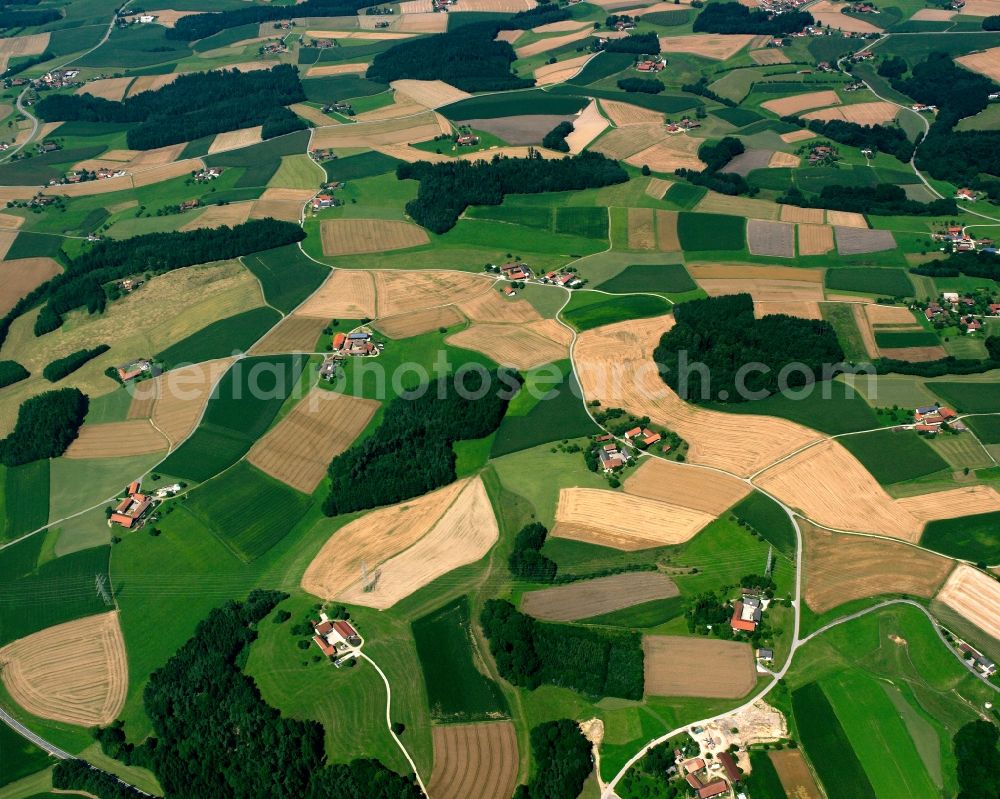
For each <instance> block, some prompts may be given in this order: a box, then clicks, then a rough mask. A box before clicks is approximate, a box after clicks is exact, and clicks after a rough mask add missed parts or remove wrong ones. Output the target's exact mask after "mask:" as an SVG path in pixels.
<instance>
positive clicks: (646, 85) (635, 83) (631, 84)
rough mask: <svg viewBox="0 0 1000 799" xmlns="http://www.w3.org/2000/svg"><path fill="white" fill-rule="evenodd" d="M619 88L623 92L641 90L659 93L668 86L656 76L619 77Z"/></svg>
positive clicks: (648, 92) (641, 92)
mask: <svg viewBox="0 0 1000 799" xmlns="http://www.w3.org/2000/svg"><path fill="white" fill-rule="evenodd" d="M618 88H619V89H621V90H622V91H623V92H639V93H640V94H659V93H660V92H662V91H663V90H664V89H665V88H666V86H664V85H663V81H661V80H657V79H656V78H619V79H618Z"/></svg>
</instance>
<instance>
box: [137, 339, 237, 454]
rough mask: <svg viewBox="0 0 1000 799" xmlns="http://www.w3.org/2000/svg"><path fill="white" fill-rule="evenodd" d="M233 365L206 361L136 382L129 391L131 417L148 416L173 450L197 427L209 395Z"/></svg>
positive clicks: (224, 359) (224, 362)
mask: <svg viewBox="0 0 1000 799" xmlns="http://www.w3.org/2000/svg"><path fill="white" fill-rule="evenodd" d="M232 362H233V359H232V358H220V359H218V360H215V361H205V362H204V363H197V364H194V365H192V366H185V367H184V368H182V369H172V370H171V371H169V372H166V373H164V374H162V375H160V376H159V377H156V378H153V379H152V380H146V381H143V382H142V383H138V384H137V385H135V386H134V387H133V389H132V392H133V393H132V405H131V406H130V408H129V414H130V416H131V417H132V418H135V416H139V415H149V414H151V416H152V419H153V424H155V425H156V427H157V428H159V429H160V430H162V431H163V434H164V435H165V436H166V437H167V438H168V439H169V441H170V443H171V445H172V446H175V447H176V446H177V445H178V444H179V443H180V442H181V441H182V440H184V438H186V437H187V435H188V434H189V433H190V432H191V431H192V430H194V428H195V426H196V425H197V424H198V420H199V419H200V418H201V412H202V410H203V409H204V407H205V404H206V403H207V402H208V396H209V392H210V391H211V389H212V387H213V386H214V385H215V383H216V381H217V380H218V379H219V378H220V377H222V373H223V372H225V371H226V369H228V368H229V366H230V364H231V363H232Z"/></svg>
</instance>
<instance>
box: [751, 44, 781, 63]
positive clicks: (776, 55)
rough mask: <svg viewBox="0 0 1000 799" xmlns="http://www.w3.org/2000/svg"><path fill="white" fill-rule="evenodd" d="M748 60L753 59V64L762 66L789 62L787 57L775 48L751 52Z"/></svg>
mask: <svg viewBox="0 0 1000 799" xmlns="http://www.w3.org/2000/svg"><path fill="white" fill-rule="evenodd" d="M750 58H752V59H753V61H754V63H755V64H761V65H763V66H770V65H772V64H787V63H788V62H789V59H788V56H787V55H785V53H784V51H783V50H778V49H777V48H775V47H768V48H767V49H766V50H751V51H750Z"/></svg>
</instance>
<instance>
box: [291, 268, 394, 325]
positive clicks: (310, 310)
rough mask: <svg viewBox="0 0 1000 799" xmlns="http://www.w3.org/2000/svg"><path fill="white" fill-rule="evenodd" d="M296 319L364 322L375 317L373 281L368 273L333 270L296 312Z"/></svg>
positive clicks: (354, 270)
mask: <svg viewBox="0 0 1000 799" xmlns="http://www.w3.org/2000/svg"><path fill="white" fill-rule="evenodd" d="M295 315H296V316H316V317H319V318H320V319H325V320H327V321H329V320H331V319H338V318H343V319H364V318H366V317H367V318H369V319H371V318H374V316H375V281H374V279H373V278H372V273H371V272H363V271H360V270H357V269H334V270H333V271H332V272H331V273H330V276H329V277H328V278H327V279H326V280H325V281H324V283H323V285H322V286H320V287H319V289H318V290H317V291H316V293H315V294H313V295H312V296H311V297H309V299H307V300H306V301H305V302H304V303H303V304H302V305H301V306H300V307H299V308H298V309H296V311H295Z"/></svg>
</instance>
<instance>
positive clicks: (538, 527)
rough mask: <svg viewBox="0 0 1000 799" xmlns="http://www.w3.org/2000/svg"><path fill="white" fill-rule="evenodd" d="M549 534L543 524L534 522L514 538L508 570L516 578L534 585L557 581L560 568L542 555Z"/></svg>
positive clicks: (508, 559) (508, 560)
mask: <svg viewBox="0 0 1000 799" xmlns="http://www.w3.org/2000/svg"><path fill="white" fill-rule="evenodd" d="M548 532H549V531H548V529H547V528H546V527H545V525H544V524H542V523H541V522H532V523H531V524H527V525H525V526H524V527H522V528H521V530H520V531H519V532H518V534H517V535H516V536H515V537H514V548H513V550H511V553H510V556H509V557H508V558H507V568H509V569H510V573H511V574H512V575H514V577H516V578H517V579H519V580H527V581H528V582H532V583H551V582H552V581H553V580H555V578H556V572H557V571H558V567H557V566H556V563H555V561H553V560H551V559H550V558H548V557H546V556H545V555H543V554H542V547H543V546H544V544H545V539H546V537H547V535H548Z"/></svg>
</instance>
